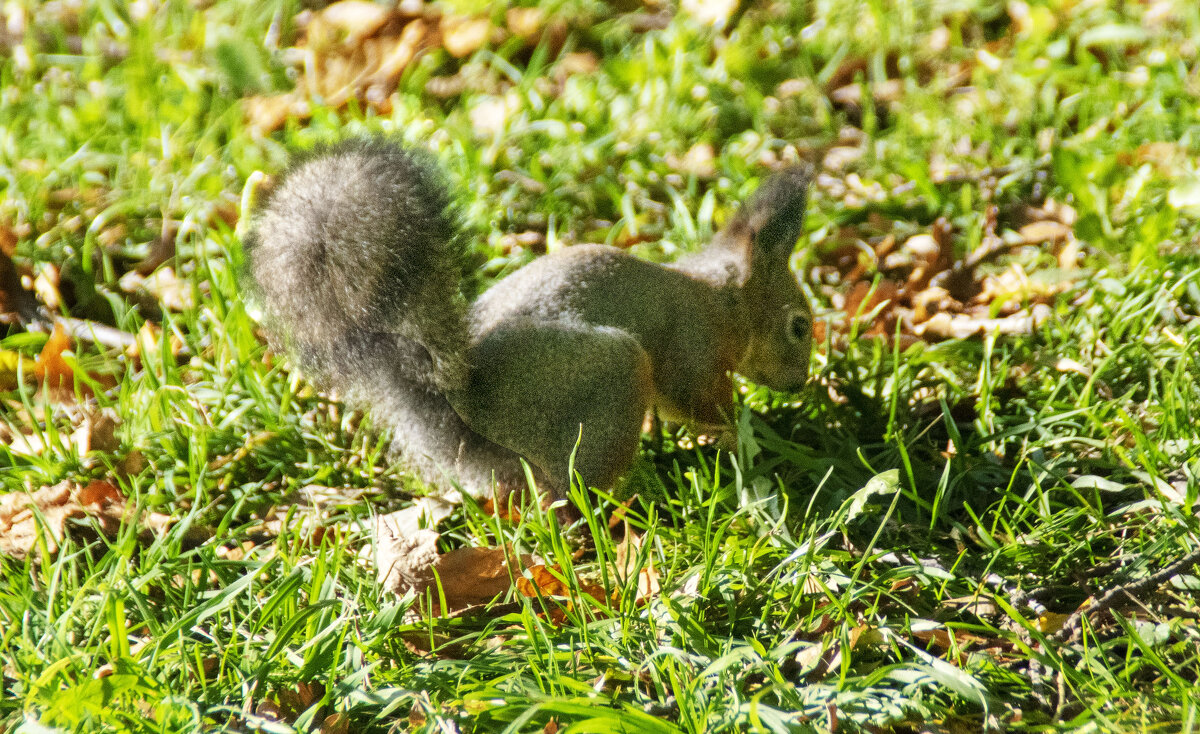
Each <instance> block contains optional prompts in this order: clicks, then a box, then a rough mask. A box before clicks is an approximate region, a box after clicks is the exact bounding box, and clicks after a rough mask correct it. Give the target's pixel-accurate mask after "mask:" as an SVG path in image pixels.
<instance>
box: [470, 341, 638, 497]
mask: <svg viewBox="0 0 1200 734" xmlns="http://www.w3.org/2000/svg"><path fill="white" fill-rule="evenodd" d="M469 358H470V363H471V375H470V378H469V379H468V385H467V388H466V390H465V391H464V392H463V393H461V394H456V395H454V396H452V401H453V403H454V405H455V407H456V408H457V409H458V410H459V412H460V414H461V415H462V416H463V418H464V419H465V420H466V422H467V424H468V425H470V426H471V428H473V429H474V430H475V431H477V432H479V433H480V434H482V435H483V436H485V437H487V438H488V439H490V440H491V441H493V442H495V443H497V444H500V445H502V446H505V447H507V448H508V449H511V450H512V451H515V452H517V453H518V454H520V455H521V456H524V457H525V458H526V459H527V460H528V461H529V462H530V463H531V464H533V465H535V466H537V467H540V468H541V469H542V470H543V471H544V472H545V474H546V476H547V478H548V479H549V480H550V483H551V491H554V492H555V493H557V494H559V496H561V495H562V491H563V489H564V488H565V487H566V486H568V482H569V481H570V474H569V467H570V466H571V463H570V462H571V454H572V452H574V455H575V458H574V469H575V471H577V472H578V473H579V474H580V475H581V476H582V477H583V480H584V482H586V483H587V485H588V486H590V487H596V488H599V489H609V488H611V487H612V486H613V484H615V483H616V481H617V479H619V478H620V476H621V475H622V474H623V473H624V472H625V471H626V470H627V469H628V468H629V467H630V465H631V464H632V463H633V458H634V456H635V454H636V453H637V450H638V446H639V444H640V439H641V430H642V421H643V418H644V417H645V414H646V410H647V408H648V407H649V404H650V399H651V395H652V394H653V389H652V380H653V378H652V372H651V368H650V358H649V357H648V356H647V354H646V351H645V350H644V349H642V347H641V345H640V344H639V343H638V342H637V340H636V339H634V338H633V337H632V336H630V335H629V334H628V333H627V332H625V331H622V330H620V329H615V328H610V327H601V326H595V325H592V324H573V323H570V322H520V323H516V324H513V323H509V324H504V325H502V326H500V327H497V328H495V329H493V330H492V331H491V332H489V333H488V334H486V335H485V336H483V337H482V338H481V339H480V340H479V341H478V342H477V343H476V344H475V345H473V346H472V348H471V350H470V354H469ZM577 444H578V445H577Z"/></svg>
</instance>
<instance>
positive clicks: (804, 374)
mask: <svg viewBox="0 0 1200 734" xmlns="http://www.w3.org/2000/svg"><path fill="white" fill-rule="evenodd" d="M811 177H812V174H811V170H810V169H809V168H808V167H803V166H796V167H793V168H787V169H784V170H782V171H780V172H778V173H776V174H774V175H772V176H771V177H770V178H768V179H767V180H766V181H764V182H763V184H762V185H761V186H759V188H758V190H757V191H755V192H754V195H753V196H751V197H750V199H749V201H747V202H746V203H745V204H744V205H742V208H741V209H740V210H739V211H738V213H737V215H736V216H735V217H734V218H733V220H732V221H730V222H729V223H728V224H727V225H726V226H725V227H724V228H723V229H722V230H721V231H720V232H719V233H718V234H717V236H716V237H715V238H714V240H713V244H712V246H711V248H710V249H719V250H723V251H725V252H727V253H729V254H730V255H732V258H731V259H732V261H733V270H734V272H735V273H736V275H735V282H736V284H737V285H738V286H740V288H739V291H740V298H739V301H740V302H741V307H742V309H743V310H744V315H745V320H744V322H743V323H744V326H745V328H746V329H747V334H746V335H745V336H746V338H747V345H746V350H745V352H744V353H743V356H742V359H741V361H740V363H739V364H738V366H737V371H738V372H739V373H740V374H742V375H744V376H746V377H748V378H750V379H751V380H754V381H755V382H758V383H761V384H763V385H767V386H768V387H771V388H774V389H776V390H784V391H792V390H798V389H800V388H801V387H803V386H804V384H805V383H806V382H807V381H808V362H809V359H810V358H811V356H812V326H813V315H812V306H811V305H810V304H809V302H808V298H807V297H806V296H805V295H804V291H803V290H801V288H800V284H799V283H798V282H797V280H796V277H795V276H794V275H793V274H792V271H791V269H790V267H789V266H788V262H789V260H791V256H792V250H793V249H794V248H795V247H796V241H797V240H798V239H800V234H801V230H802V226H803V224H804V210H805V206H806V203H807V199H808V185H809V181H810V180H811Z"/></svg>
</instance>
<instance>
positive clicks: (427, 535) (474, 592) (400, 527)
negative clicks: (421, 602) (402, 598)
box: [375, 513, 535, 614]
mask: <svg viewBox="0 0 1200 734" xmlns="http://www.w3.org/2000/svg"><path fill="white" fill-rule="evenodd" d="M394 514H395V513H393V515H394ZM411 517H412V516H411V515H409V516H407V517H406V518H404V519H403V521H401V522H397V520H396V518H394V517H391V516H388V515H382V516H380V517H379V518H378V519H377V522H376V530H375V563H376V566H375V567H376V573H377V574H378V577H379V580H380V583H381V584H382V585H383V586H384V587H385V588H387V589H388V590H389V591H392V592H393V593H396V594H404V593H407V592H409V591H413V592H416V593H418V594H420V593H423V592H424V591H426V590H427V589H431V590H432V591H433V593H434V601H435V602H437V603H438V605H439V607H440V599H441V598H442V597H444V598H445V601H446V607H445V608H444V609H439V613H441V614H449V613H452V612H455V611H458V610H461V609H464V608H466V607H469V606H473V605H477V604H486V603H487V602H489V601H491V600H492V599H494V598H495V597H496V596H497V595H498V594H502V593H504V592H505V591H506V590H508V588H509V587H510V586H511V585H512V578H513V577H514V576H518V575H519V574H520V572H521V569H525V568H530V567H532V566H533V565H535V560H534V559H533V557H532V556H528V555H525V556H521V557H520V558H517V557H516V556H515V555H514V554H513V553H512V551H511V550H510V549H507V548H496V547H493V548H458V549H455V550H452V551H450V552H448V553H445V554H441V553H439V552H438V548H437V541H438V538H439V537H440V536H439V535H438V533H437V532H436V531H434V530H430V529H428V528H417V529H416V530H411V525H409V524H408V523H407V521H408V520H411Z"/></svg>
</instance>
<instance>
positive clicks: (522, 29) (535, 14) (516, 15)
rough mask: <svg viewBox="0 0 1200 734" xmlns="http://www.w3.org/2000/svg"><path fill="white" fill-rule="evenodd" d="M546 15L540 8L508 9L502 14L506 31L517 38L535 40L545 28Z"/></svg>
mask: <svg viewBox="0 0 1200 734" xmlns="http://www.w3.org/2000/svg"><path fill="white" fill-rule="evenodd" d="M545 20H546V14H545V13H544V12H543V11H542V9H541V8H509V9H508V11H507V12H505V14H504V22H505V24H506V25H507V26H508V30H509V31H510V32H512V34H513V35H514V36H517V37H518V38H524V39H525V40H535V39H537V37H538V36H539V35H541V33H542V28H543V27H544V26H545Z"/></svg>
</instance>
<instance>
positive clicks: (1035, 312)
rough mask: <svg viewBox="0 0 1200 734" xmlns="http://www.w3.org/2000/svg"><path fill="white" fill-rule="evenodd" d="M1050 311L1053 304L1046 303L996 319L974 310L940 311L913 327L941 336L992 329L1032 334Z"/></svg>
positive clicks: (958, 336)
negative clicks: (972, 313) (955, 312)
mask: <svg viewBox="0 0 1200 734" xmlns="http://www.w3.org/2000/svg"><path fill="white" fill-rule="evenodd" d="M1050 315H1051V311H1050V307H1049V306H1047V305H1045V304H1044V303H1039V304H1036V305H1034V307H1033V308H1032V309H1029V310H1021V311H1018V312H1017V313H1014V314H1012V315H1011V316H1005V317H1003V318H996V319H993V318H986V317H981V316H974V315H971V314H948V313H938V314H934V315H933V316H932V317H931V318H930V319H929V320H928V321H926V322H924V323H921V324H915V325H914V326H913V328H912V331H913V333H915V334H916V335H917V336H921V337H924V336H932V337H937V338H941V339H966V338H967V337H971V336H980V335H984V334H990V333H997V334H1003V335H1006V336H1013V335H1018V334H1032V333H1033V332H1034V330H1035V329H1037V328H1038V327H1039V326H1041V324H1042V323H1043V322H1045V321H1046V319H1048V318H1050Z"/></svg>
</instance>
